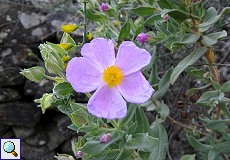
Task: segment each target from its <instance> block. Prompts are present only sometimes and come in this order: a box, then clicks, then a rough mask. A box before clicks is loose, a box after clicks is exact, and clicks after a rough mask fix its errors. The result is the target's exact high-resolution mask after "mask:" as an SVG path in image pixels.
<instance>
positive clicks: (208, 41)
mask: <svg viewBox="0 0 230 160" xmlns="http://www.w3.org/2000/svg"><path fill="white" fill-rule="evenodd" d="M226 36H227V32H226V31H225V30H223V31H221V32H215V33H210V34H208V35H204V36H203V39H202V43H203V44H204V45H205V46H212V45H213V44H215V43H217V41H218V40H219V39H221V38H223V37H226Z"/></svg>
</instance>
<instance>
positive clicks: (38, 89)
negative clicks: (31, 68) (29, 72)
mask: <svg viewBox="0 0 230 160" xmlns="http://www.w3.org/2000/svg"><path fill="white" fill-rule="evenodd" d="M52 88H53V84H52V81H48V80H46V79H44V80H42V81H41V82H40V83H35V82H32V81H30V80H26V82H25V86H24V94H25V96H32V97H35V98H41V97H42V95H43V94H44V93H50V92H52Z"/></svg>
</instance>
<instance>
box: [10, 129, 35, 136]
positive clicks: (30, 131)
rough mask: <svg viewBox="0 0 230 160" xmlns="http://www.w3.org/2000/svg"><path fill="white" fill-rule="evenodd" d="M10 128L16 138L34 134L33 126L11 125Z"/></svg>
mask: <svg viewBox="0 0 230 160" xmlns="http://www.w3.org/2000/svg"><path fill="white" fill-rule="evenodd" d="M12 129H13V131H14V134H15V136H16V137H17V138H22V139H26V138H28V137H29V136H32V135H34V134H35V128H34V127H24V126H13V127H12Z"/></svg>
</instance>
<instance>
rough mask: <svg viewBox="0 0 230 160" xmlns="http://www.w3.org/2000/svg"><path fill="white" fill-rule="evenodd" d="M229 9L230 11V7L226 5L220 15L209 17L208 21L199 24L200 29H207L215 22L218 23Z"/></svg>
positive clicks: (202, 30) (201, 30)
mask: <svg viewBox="0 0 230 160" xmlns="http://www.w3.org/2000/svg"><path fill="white" fill-rule="evenodd" d="M229 11H230V7H225V8H224V9H223V10H222V11H221V13H220V14H219V15H217V16H214V17H212V18H210V19H208V20H207V21H206V22H204V23H201V24H199V25H198V27H199V31H200V32H204V31H207V30H208V29H209V28H210V27H211V26H212V25H213V24H214V23H216V22H217V21H218V20H219V19H220V18H221V17H222V16H223V15H224V14H226V13H227V12H229Z"/></svg>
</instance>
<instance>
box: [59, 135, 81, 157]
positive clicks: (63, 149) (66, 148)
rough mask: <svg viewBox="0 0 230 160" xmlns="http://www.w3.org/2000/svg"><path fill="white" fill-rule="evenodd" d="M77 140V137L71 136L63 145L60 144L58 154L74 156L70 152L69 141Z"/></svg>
mask: <svg viewBox="0 0 230 160" xmlns="http://www.w3.org/2000/svg"><path fill="white" fill-rule="evenodd" d="M72 140H77V136H73V137H71V138H69V139H68V140H66V141H65V142H64V143H62V144H61V145H60V147H59V150H58V151H57V152H58V153H65V154H69V155H72V156H74V153H73V151H72V146H71V141H72Z"/></svg>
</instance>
